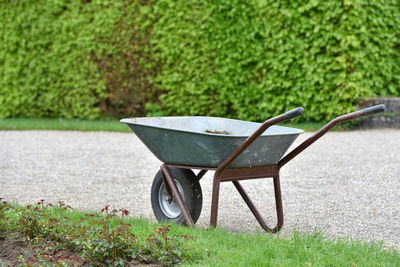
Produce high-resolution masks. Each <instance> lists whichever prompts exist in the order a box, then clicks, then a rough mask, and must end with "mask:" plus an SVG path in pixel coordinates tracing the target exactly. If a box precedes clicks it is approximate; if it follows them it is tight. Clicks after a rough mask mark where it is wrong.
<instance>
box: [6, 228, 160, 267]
mask: <svg viewBox="0 0 400 267" xmlns="http://www.w3.org/2000/svg"><path fill="white" fill-rule="evenodd" d="M30 245H31V243H30V242H29V241H28V240H27V239H26V238H17V237H16V236H15V235H13V234H11V235H6V236H5V237H1V236H0V266H2V267H3V266H4V267H15V266H21V264H22V262H21V261H20V260H19V259H18V257H20V256H21V255H22V256H23V257H24V259H25V260H26V261H27V262H31V263H33V264H34V262H32V257H31V256H30V255H31V252H30ZM65 256H67V257H70V256H74V253H73V252H71V251H66V255H65ZM75 256H77V255H75ZM71 266H72V265H71ZM73 266H83V267H86V266H92V265H90V264H89V263H88V262H83V261H82V262H80V263H76V262H74V265H73ZM104 266H106V265H104ZM126 266H146V267H153V266H162V265H161V264H157V263H150V264H144V263H142V262H138V261H135V260H132V261H130V262H128V263H127V265H126Z"/></svg>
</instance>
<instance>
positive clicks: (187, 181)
mask: <svg viewBox="0 0 400 267" xmlns="http://www.w3.org/2000/svg"><path fill="white" fill-rule="evenodd" d="M170 170H171V174H172V176H173V177H174V180H175V183H176V186H177V187H178V190H179V192H180V193H181V195H182V198H183V200H184V201H185V204H186V207H187V209H188V211H189V213H190V216H191V217H192V219H193V223H196V222H197V220H198V219H199V217H200V213H201V208H202V205H203V194H202V192H201V187H200V183H199V180H198V179H197V177H196V175H195V174H194V173H193V171H192V170H189V169H179V168H170ZM151 206H152V208H153V212H154V215H155V216H156V218H157V220H158V221H159V222H175V223H177V224H185V219H184V218H183V215H182V212H181V210H180V209H179V205H178V203H177V202H176V200H175V198H174V197H173V198H172V200H171V201H170V199H169V196H168V194H167V191H166V188H165V184H164V180H163V178H162V174H161V171H158V172H157V174H156V176H155V177H154V180H153V185H152V186H151Z"/></svg>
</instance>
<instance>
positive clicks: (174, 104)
mask: <svg viewBox="0 0 400 267" xmlns="http://www.w3.org/2000/svg"><path fill="white" fill-rule="evenodd" d="M156 6H157V8H156V9H155V11H156V12H157V14H158V16H160V20H159V21H158V22H157V23H156V24H155V26H154V33H153V34H154V36H155V37H154V39H155V40H157V43H156V44H155V47H156V49H157V51H158V52H159V53H157V55H158V56H159V58H160V60H161V62H162V71H161V73H160V74H159V76H158V77H157V81H158V82H159V84H160V85H159V86H160V88H162V89H164V90H165V94H164V95H163V96H162V100H163V101H162V103H163V106H164V108H165V109H166V110H167V111H168V114H191V115H196V114H207V115H215V116H226V115H227V114H229V115H231V116H234V117H238V118H240V119H250V120H264V119H265V118H268V117H270V116H272V115H277V114H279V113H282V112H284V111H285V110H288V109H290V108H293V107H296V106H303V107H304V108H305V110H306V115H305V117H306V118H307V119H313V120H325V119H327V118H332V116H335V115H339V114H342V113H345V112H349V111H352V110H354V103H355V101H356V100H357V99H358V98H359V97H364V96H375V95H399V94H400V58H399V56H400V50H399V48H400V38H399V37H400V4H399V2H398V1H390V0H388V1H357V0H354V1H337V0H334V1H322V0H321V1H318V0H311V1H273V0H255V1H246V0H218V1H215V0H209V1H178V2H175V1H166V0H161V1H157V5H156Z"/></svg>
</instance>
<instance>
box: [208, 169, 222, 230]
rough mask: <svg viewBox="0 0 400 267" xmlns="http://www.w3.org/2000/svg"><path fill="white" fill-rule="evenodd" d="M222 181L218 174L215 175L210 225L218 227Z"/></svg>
mask: <svg viewBox="0 0 400 267" xmlns="http://www.w3.org/2000/svg"><path fill="white" fill-rule="evenodd" d="M220 183H221V181H220V179H219V178H218V177H217V176H214V181H213V191H212V199H211V218H210V225H211V226H212V227H217V216H218V200H219V185H220Z"/></svg>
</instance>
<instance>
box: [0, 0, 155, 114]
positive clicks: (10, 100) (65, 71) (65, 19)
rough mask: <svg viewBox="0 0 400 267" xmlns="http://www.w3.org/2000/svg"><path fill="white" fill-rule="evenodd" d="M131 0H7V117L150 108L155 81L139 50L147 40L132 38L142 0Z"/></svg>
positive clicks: (3, 96) (3, 83)
mask: <svg viewBox="0 0 400 267" xmlns="http://www.w3.org/2000/svg"><path fill="white" fill-rule="evenodd" d="M130 2H131V1H125V0H124V1H121V0H119V1H112V0H97V1H94V0H93V1H90V0H86V1H77V0H19V1H1V2H0V17H1V27H0V36H1V37H2V41H1V42H0V77H1V79H0V117H65V118H89V119H93V118H98V117H100V116H104V115H108V114H109V115H115V116H119V115H120V114H121V113H132V112H133V113H135V112H136V113H138V110H140V111H141V112H142V113H143V112H144V105H145V103H144V102H145V101H146V98H145V97H147V96H148V94H144V93H143V94H142V91H143V90H142V89H143V88H145V87H146V86H147V87H148V85H147V84H146V82H142V80H143V78H142V77H143V75H144V74H143V71H141V72H140V71H138V70H137V68H134V66H135V65H137V61H138V60H135V59H134V58H133V57H134V56H133V54H134V52H135V51H140V50H141V49H142V47H145V45H143V46H141V47H140V48H137V47H136V46H137V44H138V43H139V41H136V42H133V43H132V42H130V39H131V36H133V35H134V33H133V32H132V29H131V28H130V27H129V26H131V25H130V24H132V23H133V18H132V17H134V16H135V13H136V12H137V10H138V8H139V7H138V6H139V4H140V3H139V2H138V1H136V2H137V3H136V4H135V5H132V4H131V3H130ZM142 32H143V33H142V34H145V33H146V32H145V31H142ZM139 35H140V34H135V36H139ZM142 39H143V38H142ZM141 42H142V43H146V42H144V41H141ZM142 54H144V53H142ZM136 58H137V57H136ZM144 69H145V70H146V68H144ZM146 71H147V70H146ZM132 73H133V74H132ZM147 73H151V71H147ZM147 73H146V72H145V74H147ZM138 85H139V86H138ZM148 91H149V92H150V93H152V92H153V91H152V90H148ZM136 92H137V94H135V93H136ZM140 94H142V95H143V96H142V98H143V99H141V100H139V102H140V101H142V102H143V103H139V104H137V102H138V101H135V99H136V97H135V96H136V95H140ZM152 99H154V97H152ZM140 111H139V112H140Z"/></svg>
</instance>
